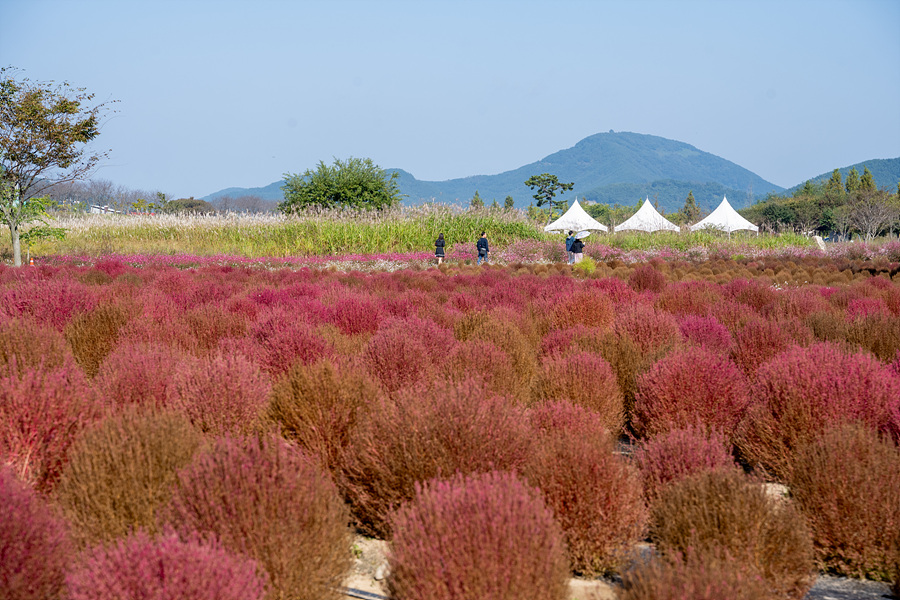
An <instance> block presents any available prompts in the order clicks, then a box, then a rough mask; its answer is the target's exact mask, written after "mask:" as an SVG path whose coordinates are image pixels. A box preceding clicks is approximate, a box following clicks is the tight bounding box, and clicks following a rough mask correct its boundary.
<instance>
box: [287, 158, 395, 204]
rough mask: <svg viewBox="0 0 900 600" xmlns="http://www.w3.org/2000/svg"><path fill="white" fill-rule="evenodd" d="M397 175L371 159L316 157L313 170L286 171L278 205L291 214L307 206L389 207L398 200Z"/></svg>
mask: <svg viewBox="0 0 900 600" xmlns="http://www.w3.org/2000/svg"><path fill="white" fill-rule="evenodd" d="M398 177H399V175H398V174H397V173H396V172H394V173H391V174H388V173H387V172H386V171H385V170H384V169H382V168H381V167H379V166H378V165H376V164H375V163H373V162H372V159H370V158H365V159H360V158H349V159H347V160H346V161H342V160H340V159H335V160H334V164H333V165H332V166H328V165H326V164H325V163H324V162H323V161H319V165H318V167H317V168H316V170H315V171H312V170H309V169H307V170H306V171H305V172H304V173H303V174H302V175H291V174H290V173H285V176H284V185H283V186H281V189H282V191H284V202H282V203H280V204H279V205H278V209H279V210H280V211H281V212H283V213H285V214H290V213H294V212H299V211H302V210H304V209H306V208H311V207H319V208H367V209H384V208H391V207H393V206H396V205H398V204H399V203H400V198H401V194H400V188H399V187H398V185H397V181H396V180H397V179H398Z"/></svg>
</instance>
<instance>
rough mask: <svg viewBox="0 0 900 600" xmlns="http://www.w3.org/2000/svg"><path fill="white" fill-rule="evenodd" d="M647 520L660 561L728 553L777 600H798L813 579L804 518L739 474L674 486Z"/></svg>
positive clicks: (719, 473)
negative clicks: (692, 553)
mask: <svg viewBox="0 0 900 600" xmlns="http://www.w3.org/2000/svg"><path fill="white" fill-rule="evenodd" d="M651 519H652V525H651V534H652V538H653V541H654V542H655V544H656V548H657V549H658V550H659V551H660V552H661V553H662V555H663V556H664V557H667V558H671V557H677V556H685V555H687V554H688V553H691V552H694V553H696V554H697V556H698V558H700V559H707V558H717V557H721V556H722V555H723V553H727V554H728V555H729V556H731V557H733V558H734V559H735V560H736V561H738V562H739V563H742V564H745V565H747V567H748V568H749V570H748V571H747V572H749V573H755V574H758V575H760V576H761V577H763V578H764V579H765V580H766V582H767V583H768V585H769V587H770V589H771V590H772V592H773V594H775V595H776V596H777V597H789V598H798V599H799V598H802V597H803V596H804V594H806V592H807V590H809V588H810V586H811V585H812V583H813V581H814V579H815V568H814V561H813V551H812V541H811V539H810V535H809V531H808V529H807V528H806V524H805V523H804V521H803V517H802V516H801V515H800V514H799V513H798V512H797V511H796V510H795V509H794V507H793V506H791V505H790V504H785V503H778V502H777V501H776V500H775V499H774V498H772V497H770V496H769V495H768V494H767V492H766V491H765V489H764V488H763V486H762V485H760V484H759V483H757V482H754V481H752V480H750V479H749V478H748V477H747V476H745V475H744V474H743V473H742V472H741V471H740V470H737V469H725V470H715V471H707V472H703V473H698V474H696V475H692V476H690V477H686V478H685V479H682V480H681V481H678V482H676V483H673V484H672V485H670V486H668V487H667V488H666V489H665V490H664V491H663V492H662V494H661V495H660V496H659V499H658V500H657V501H656V502H655V503H654V504H653V506H652V507H651Z"/></svg>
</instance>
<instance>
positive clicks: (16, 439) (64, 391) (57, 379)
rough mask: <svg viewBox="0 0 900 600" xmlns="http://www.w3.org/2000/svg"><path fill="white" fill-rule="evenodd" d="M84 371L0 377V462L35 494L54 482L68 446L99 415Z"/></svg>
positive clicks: (31, 371) (65, 369)
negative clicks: (13, 471) (6, 465)
mask: <svg viewBox="0 0 900 600" xmlns="http://www.w3.org/2000/svg"><path fill="white" fill-rule="evenodd" d="M102 412H103V411H102V408H101V406H100V404H99V403H98V402H97V400H96V399H95V396H94V395H93V393H92V392H91V389H90V387H89V386H88V383H87V381H86V380H85V377H84V373H83V372H82V371H81V369H79V368H78V367H74V366H69V367H62V368H60V369H55V370H49V371H44V370H42V369H39V368H38V369H29V370H27V371H25V372H23V373H22V374H21V377H16V376H8V377H2V378H0V461H2V462H4V463H6V464H10V465H12V466H13V468H14V469H15V470H16V472H17V473H18V474H19V475H20V476H21V477H22V478H23V479H25V480H26V481H29V482H31V483H33V485H34V486H35V489H37V490H38V491H40V492H49V491H50V490H51V489H53V486H54V485H55V484H56V482H57V480H58V479H59V475H60V472H61V471H62V467H63V465H64V464H65V462H66V456H67V454H68V451H69V448H70V447H71V445H72V442H73V441H74V440H75V438H76V436H77V435H78V433H79V432H80V431H81V430H82V428H83V427H84V426H85V425H86V424H88V423H91V422H93V421H95V420H96V419H98V418H99V417H100V416H101V414H102Z"/></svg>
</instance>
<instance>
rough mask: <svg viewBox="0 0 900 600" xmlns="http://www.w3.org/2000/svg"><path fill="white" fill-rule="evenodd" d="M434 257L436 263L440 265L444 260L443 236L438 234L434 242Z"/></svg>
mask: <svg viewBox="0 0 900 600" xmlns="http://www.w3.org/2000/svg"><path fill="white" fill-rule="evenodd" d="M434 256H435V258H437V263H438V264H441V262H443V260H444V234H443V233H439V234H438V236H437V239H436V240H434Z"/></svg>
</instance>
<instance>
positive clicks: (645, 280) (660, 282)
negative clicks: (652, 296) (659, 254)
mask: <svg viewBox="0 0 900 600" xmlns="http://www.w3.org/2000/svg"><path fill="white" fill-rule="evenodd" d="M628 285H629V286H631V289H633V290H634V291H636V292H644V291H650V292H654V293H657V294H658V293H659V292H661V291H663V289H664V288H665V287H666V276H665V275H663V274H662V273H660V272H659V271H658V270H657V269H656V267H654V266H653V265H650V264H645V265H641V266H639V267H638V268H636V269H635V270H634V271H632V272H631V275H630V276H629V277H628Z"/></svg>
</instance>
